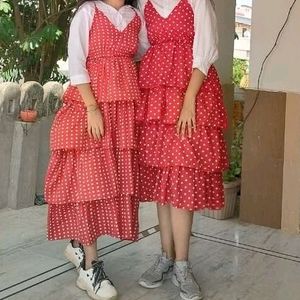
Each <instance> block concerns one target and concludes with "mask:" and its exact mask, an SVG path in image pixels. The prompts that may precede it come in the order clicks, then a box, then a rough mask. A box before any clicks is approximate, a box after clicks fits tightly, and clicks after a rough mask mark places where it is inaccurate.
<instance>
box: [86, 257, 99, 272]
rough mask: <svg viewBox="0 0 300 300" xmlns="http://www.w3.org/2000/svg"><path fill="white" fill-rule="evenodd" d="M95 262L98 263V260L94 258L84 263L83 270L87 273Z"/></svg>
mask: <svg viewBox="0 0 300 300" xmlns="http://www.w3.org/2000/svg"><path fill="white" fill-rule="evenodd" d="M95 262H98V258H93V259H89V260H86V261H85V263H84V268H83V269H84V270H85V271H87V270H89V269H91V268H92V267H93V264H94V263H95Z"/></svg>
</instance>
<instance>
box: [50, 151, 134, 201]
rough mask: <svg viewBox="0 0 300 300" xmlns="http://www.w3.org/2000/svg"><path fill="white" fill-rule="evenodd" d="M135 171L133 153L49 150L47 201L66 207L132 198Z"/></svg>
mask: <svg viewBox="0 0 300 300" xmlns="http://www.w3.org/2000/svg"><path fill="white" fill-rule="evenodd" d="M137 168H138V167H137V155H136V153H135V150H120V149H112V148H106V149H105V148H92V149H89V150H85V151H77V150H68V151H66V150H56V151H52V153H51V157H50V163H49V168H48V172H47V176H46V184H45V198H46V201H47V202H48V203H50V204H68V203H80V202H87V201H93V200H102V199H112V198H116V197H119V196H120V195H133V194H134V193H135V189H136V184H137V182H138V178H137V176H138V174H137V172H136V171H137Z"/></svg>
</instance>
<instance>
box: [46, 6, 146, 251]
mask: <svg viewBox="0 0 300 300" xmlns="http://www.w3.org/2000/svg"><path fill="white" fill-rule="evenodd" d="M140 27H141V20H140V17H138V15H136V16H135V17H134V18H133V20H132V21H131V22H130V23H129V25H128V26H127V27H126V29H125V30H124V31H118V30H117V29H116V28H115V27H114V26H113V24H111V22H110V21H109V19H108V18H107V17H106V16H105V15H104V14H103V13H102V12H101V11H100V10H98V9H96V11H95V15H94V19H93V23H92V27H91V30H90V33H89V53H88V58H87V70H88V73H89V75H90V78H91V87H92V90H93V93H94V95H95V98H96V100H97V102H98V104H99V107H100V109H101V111H102V115H103V118H104V125H105V135H104V137H103V138H102V139H101V140H100V141H96V140H95V139H93V138H90V137H89V135H88V132H87V113H86V110H85V107H84V104H83V100H82V98H81V96H80V94H79V91H78V89H77V88H76V87H75V86H70V87H69V88H68V89H67V91H66V93H65V95H64V104H63V107H62V108H61V109H60V111H59V112H58V113H57V115H56V118H55V120H54V123H53V127H52V131H51V159H50V164H49V168H48V173H47V177H46V186H45V196H46V200H47V202H48V204H49V210H48V238H49V239H50V240H56V239H75V240H78V241H80V242H81V243H82V244H85V245H89V244H92V243H93V242H94V241H95V240H96V239H97V237H99V236H101V235H106V234H107V235H110V236H113V237H117V238H121V239H128V240H136V239H137V234H138V199H137V198H135V197H134V196H133V195H134V192H135V186H136V179H137V178H136V177H137V172H136V170H137V157H136V142H135V138H134V137H135V132H134V122H135V121H134V116H135V106H136V102H137V101H138V100H139V98H140V90H139V87H138V78H137V72H136V66H135V63H134V62H133V55H134V54H135V52H136V49H137V44H138V34H139V30H140Z"/></svg>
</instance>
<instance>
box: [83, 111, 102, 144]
mask: <svg viewBox="0 0 300 300" xmlns="http://www.w3.org/2000/svg"><path fill="white" fill-rule="evenodd" d="M87 122H88V134H89V136H90V137H91V138H94V139H96V140H100V139H101V138H102V137H103V136H104V121H103V116H102V113H101V111H100V109H99V108H98V107H97V108H96V109H94V110H88V111H87Z"/></svg>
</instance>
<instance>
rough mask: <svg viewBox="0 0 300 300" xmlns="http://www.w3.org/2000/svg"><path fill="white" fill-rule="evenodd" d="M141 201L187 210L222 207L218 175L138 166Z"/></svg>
mask: <svg viewBox="0 0 300 300" xmlns="http://www.w3.org/2000/svg"><path fill="white" fill-rule="evenodd" d="M140 177H141V186H140V197H141V199H142V201H156V202H158V203H160V204H162V205H166V204H171V205H172V206H174V207H176V208H180V209H186V210H190V211H195V210H200V209H204V208H209V209H214V210H217V209H221V208H222V207H223V206H224V187H223V180H222V174H221V173H211V174H207V173H204V172H202V171H201V170H199V169H193V168H187V167H166V168H156V167H151V166H146V165H141V166H140Z"/></svg>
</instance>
